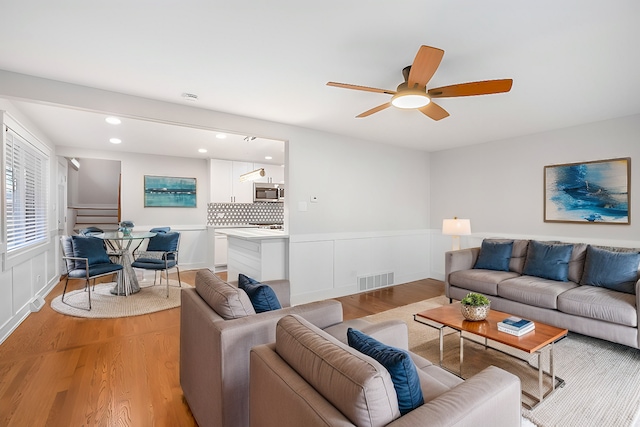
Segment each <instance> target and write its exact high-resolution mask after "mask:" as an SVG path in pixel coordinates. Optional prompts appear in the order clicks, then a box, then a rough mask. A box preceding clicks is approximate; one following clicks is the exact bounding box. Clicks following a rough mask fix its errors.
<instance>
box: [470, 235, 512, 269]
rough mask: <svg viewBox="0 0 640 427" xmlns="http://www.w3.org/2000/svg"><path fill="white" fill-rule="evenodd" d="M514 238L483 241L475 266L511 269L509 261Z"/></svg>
mask: <svg viewBox="0 0 640 427" xmlns="http://www.w3.org/2000/svg"><path fill="white" fill-rule="evenodd" d="M512 249H513V240H512V241H508V242H492V241H488V240H486V239H485V240H483V241H482V247H481V248H480V254H479V255H478V260H477V261H476V265H474V266H473V268H476V269H485V270H497V271H509V261H510V260H511V251H512Z"/></svg>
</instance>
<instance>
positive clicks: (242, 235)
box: [216, 228, 289, 240]
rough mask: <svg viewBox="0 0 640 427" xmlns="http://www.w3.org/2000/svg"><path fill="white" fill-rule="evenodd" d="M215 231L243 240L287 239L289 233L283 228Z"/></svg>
mask: <svg viewBox="0 0 640 427" xmlns="http://www.w3.org/2000/svg"><path fill="white" fill-rule="evenodd" d="M216 233H220V234H226V235H227V236H231V237H237V238H239V239H245V240H265V239H288V238H289V235H287V234H285V232H284V230H272V229H269V228H221V229H216Z"/></svg>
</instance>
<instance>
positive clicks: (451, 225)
mask: <svg viewBox="0 0 640 427" xmlns="http://www.w3.org/2000/svg"><path fill="white" fill-rule="evenodd" d="M442 234H446V235H448V236H466V235H469V234H471V221H470V220H468V219H460V218H453V219H443V220H442Z"/></svg>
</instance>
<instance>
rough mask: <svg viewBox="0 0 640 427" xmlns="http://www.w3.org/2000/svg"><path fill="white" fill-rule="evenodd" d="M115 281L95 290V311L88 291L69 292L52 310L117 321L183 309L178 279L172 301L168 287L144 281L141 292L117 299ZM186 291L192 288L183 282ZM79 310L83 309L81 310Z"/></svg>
mask: <svg viewBox="0 0 640 427" xmlns="http://www.w3.org/2000/svg"><path fill="white" fill-rule="evenodd" d="M115 285H116V284H115V282H109V283H99V284H97V285H96V287H95V290H94V289H93V288H92V289H91V310H83V309H82V307H84V308H89V299H88V296H87V293H86V292H85V290H84V288H83V289H80V290H76V291H71V292H67V293H66V295H65V296H64V302H62V295H59V296H57V297H55V298H54V299H53V300H52V301H51V308H53V309H54V310H55V311H57V312H59V313H62V314H66V315H68V316H76V317H89V318H103V319H105V318H114V317H126V316H139V315H141V314H148V313H153V312H156V311H161V310H168V309H170V308H175V307H179V306H180V292H181V290H182V289H181V288H180V287H178V281H177V280H169V285H170V286H169V298H167V296H166V295H167V285H166V282H164V281H163V282H162V285H159V284H158V285H155V286H154V285H153V282H144V281H141V282H140V288H141V289H140V292H138V293H135V294H133V295H129V296H126V297H125V296H116V295H113V294H111V289H113V287H114V286H115ZM182 287H183V288H190V287H191V285H188V284H186V283H184V282H182ZM77 307H79V308H77Z"/></svg>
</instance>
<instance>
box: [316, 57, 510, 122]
mask: <svg viewBox="0 0 640 427" xmlns="http://www.w3.org/2000/svg"><path fill="white" fill-rule="evenodd" d="M443 56H444V50H442V49H438V48H435V47H431V46H424V45H423V46H420V49H419V50H418V53H417V54H416V57H415V59H414V60H413V64H411V65H409V66H407V67H405V68H404V69H403V70H402V75H403V76H404V82H403V83H401V84H400V85H399V86H398V88H397V90H395V91H393V90H387V89H377V88H374V87H368V86H358V85H352V84H347V83H336V82H328V83H327V85H328V86H335V87H341V88H345V89H354V90H362V91H366V92H377V93H385V94H387V95H393V96H392V97H391V101H390V102H385V103H384V104H381V105H378V106H377V107H374V108H372V109H370V110H367V111H365V112H364V113H361V114H359V115H357V116H356V117H367V116H370V115H372V114H373V113H377V112H378V111H382V110H384V109H386V108H389V107H390V106H392V105H393V106H394V107H398V108H405V109H418V110H420V112H422V114H424V115H425V116H428V117H430V118H432V119H433V120H441V119H444V118H445V117H448V116H449V113H447V111H446V110H445V109H444V108H442V107H441V106H439V105H438V104H436V103H435V102H433V101H432V99H434V98H453V97H457V96H475V95H489V94H492V93H503V92H509V91H510V90H511V85H512V84H513V80H512V79H502V80H484V81H479V82H470V83H460V84H456V85H451V86H442V87H438V88H435V89H429V90H427V83H429V80H431V77H433V75H434V74H435V72H436V70H437V69H438V66H439V65H440V61H442V57H443Z"/></svg>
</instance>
